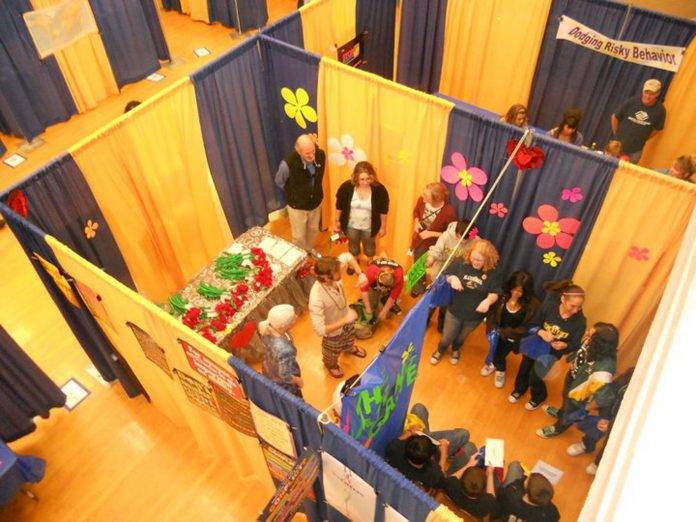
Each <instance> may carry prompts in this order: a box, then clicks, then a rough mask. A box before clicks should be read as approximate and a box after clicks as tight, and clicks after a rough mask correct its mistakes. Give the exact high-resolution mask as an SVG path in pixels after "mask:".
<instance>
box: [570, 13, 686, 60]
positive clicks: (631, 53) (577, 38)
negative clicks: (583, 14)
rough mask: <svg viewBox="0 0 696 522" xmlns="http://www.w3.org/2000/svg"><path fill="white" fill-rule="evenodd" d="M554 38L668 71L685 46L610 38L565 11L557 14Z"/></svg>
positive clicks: (680, 58)
mask: <svg viewBox="0 0 696 522" xmlns="http://www.w3.org/2000/svg"><path fill="white" fill-rule="evenodd" d="M556 38H557V39H559V40H567V41H569V42H573V43H574V44H577V45H580V46H582V47H584V48H586V49H590V50H591V51H596V52H598V53H602V54H606V55H607V56H611V57H613V58H618V59H619V60H623V61H625V62H631V63H638V64H641V65H647V66H648V67H655V68H657V69H664V70H665V71H672V72H677V71H678V70H679V66H680V65H681V61H682V57H683V56H684V52H685V51H686V48H685V47H674V46H671V45H655V44H644V43H638V42H625V41H621V40H613V39H611V38H609V37H608V36H604V35H603V34H601V33H598V32H597V31H595V30H593V29H591V28H589V27H587V26H586V25H582V24H581V23H580V22H578V21H576V20H573V19H572V18H569V17H567V16H565V15H564V16H561V23H560V25H559V26H558V32H557V33H556Z"/></svg>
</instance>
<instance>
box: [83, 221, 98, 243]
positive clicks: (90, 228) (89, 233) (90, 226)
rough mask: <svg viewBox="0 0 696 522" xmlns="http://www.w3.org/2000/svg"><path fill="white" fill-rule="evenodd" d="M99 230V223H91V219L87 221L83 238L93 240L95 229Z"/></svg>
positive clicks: (95, 233)
mask: <svg viewBox="0 0 696 522" xmlns="http://www.w3.org/2000/svg"><path fill="white" fill-rule="evenodd" d="M98 228H99V223H97V222H96V221H92V220H91V219H88V220H87V225H86V226H85V237H86V238H87V239H93V238H94V237H95V236H96V235H97V229H98Z"/></svg>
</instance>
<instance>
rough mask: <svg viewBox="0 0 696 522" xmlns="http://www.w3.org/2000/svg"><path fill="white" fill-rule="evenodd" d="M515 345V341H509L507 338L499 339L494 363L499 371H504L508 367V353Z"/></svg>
mask: <svg viewBox="0 0 696 522" xmlns="http://www.w3.org/2000/svg"><path fill="white" fill-rule="evenodd" d="M514 347H515V343H513V342H510V341H508V340H507V339H502V338H501V339H500V340H498V346H497V347H496V349H495V353H494V354H493V365H494V366H495V369H496V370H497V371H499V372H504V371H505V368H506V360H505V359H506V358H507V356H508V354H509V353H510V352H511V351H512V349H513V348H514Z"/></svg>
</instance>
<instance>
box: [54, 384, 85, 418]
mask: <svg viewBox="0 0 696 522" xmlns="http://www.w3.org/2000/svg"><path fill="white" fill-rule="evenodd" d="M60 389H61V390H62V392H63V393H64V394H65V397H66V398H65V409H66V410H68V411H72V410H74V409H75V407H76V406H77V405H78V404H80V403H81V402H82V401H83V400H85V398H87V396H88V395H89V390H88V389H87V388H85V387H84V386H82V384H80V383H79V382H77V381H76V380H75V379H70V380H69V381H68V382H66V383H65V384H64V385H63V386H61V387H60Z"/></svg>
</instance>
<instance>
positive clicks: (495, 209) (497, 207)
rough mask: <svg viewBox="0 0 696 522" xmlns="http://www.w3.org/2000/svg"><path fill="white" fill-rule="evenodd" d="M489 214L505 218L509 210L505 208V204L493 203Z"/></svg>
mask: <svg viewBox="0 0 696 522" xmlns="http://www.w3.org/2000/svg"><path fill="white" fill-rule="evenodd" d="M488 212H489V213H490V214H495V215H496V216H498V217H505V214H507V212H508V209H507V207H506V206H505V203H491V208H490V209H489V210H488Z"/></svg>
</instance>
